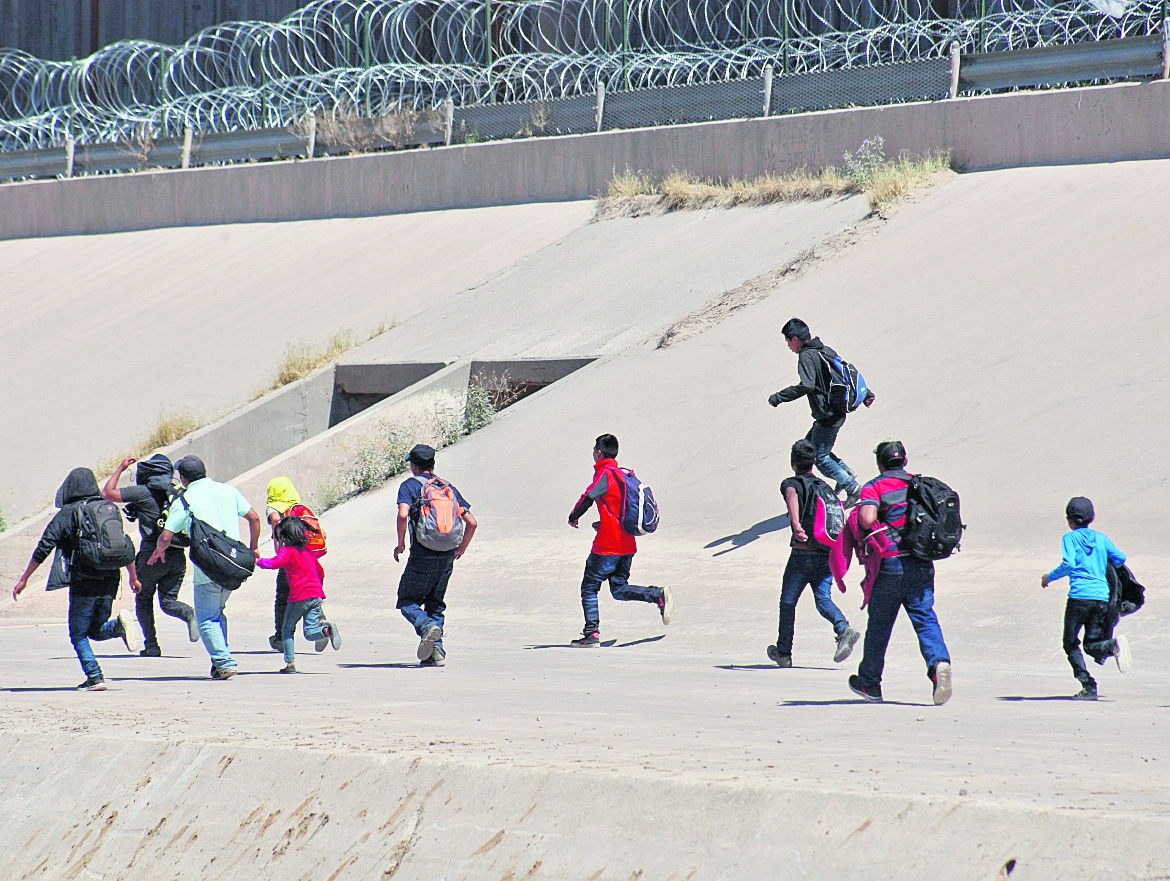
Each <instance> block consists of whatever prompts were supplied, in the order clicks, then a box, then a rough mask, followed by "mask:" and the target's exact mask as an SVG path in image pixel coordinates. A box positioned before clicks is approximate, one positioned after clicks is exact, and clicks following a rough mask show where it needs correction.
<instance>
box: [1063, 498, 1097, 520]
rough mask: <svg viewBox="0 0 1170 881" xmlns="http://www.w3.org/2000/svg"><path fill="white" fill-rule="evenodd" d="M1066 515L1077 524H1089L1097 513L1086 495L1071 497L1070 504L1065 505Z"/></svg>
mask: <svg viewBox="0 0 1170 881" xmlns="http://www.w3.org/2000/svg"><path fill="white" fill-rule="evenodd" d="M1064 516H1065V517H1067V518H1068V519H1069V520H1071V521H1072V522H1073V523H1075V524H1076V525H1077V526H1088V525H1089V524H1090V523H1092V522H1093V518H1094V517H1095V516H1097V515H1096V513H1095V512H1094V511H1093V503H1092V502H1090V501H1089V500H1088V499H1086V498H1085V497H1084V496H1076V497H1074V498H1071V499H1069V500H1068V504H1067V505H1065V506H1064Z"/></svg>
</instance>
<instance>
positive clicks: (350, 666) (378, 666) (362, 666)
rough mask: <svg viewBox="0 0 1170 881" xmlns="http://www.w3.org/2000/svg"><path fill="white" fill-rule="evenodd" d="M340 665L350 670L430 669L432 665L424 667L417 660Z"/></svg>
mask: <svg viewBox="0 0 1170 881" xmlns="http://www.w3.org/2000/svg"><path fill="white" fill-rule="evenodd" d="M337 666H338V667H345V668H346V669H349V670H363V669H364V670H378V669H383V670H430V669H431V668H430V667H424V666H422V665H421V664H419V662H418V661H415V662H414V663H413V664H411V663H408V662H396V663H387V664H338V665H337Z"/></svg>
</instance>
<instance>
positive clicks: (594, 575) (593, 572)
mask: <svg viewBox="0 0 1170 881" xmlns="http://www.w3.org/2000/svg"><path fill="white" fill-rule="evenodd" d="M633 561H634V555H633V554H627V555H626V556H624V557H611V556H603V555H601V554H590V555H589V556H588V557H587V558H586V560H585V575H584V576H583V577H582V579H581V608H582V609H583V610H584V612H585V629H584V630H582V631H581V632H582V633H583V634H585V636H589V635H590V634H591V633H597V632H598V631H599V630H600V629H601V616H600V614H599V612H598V610H597V592H598V591H599V590H601V582H603V581H606V580H608V581H609V592H610V593H611V594H613V598H614V599H615V600H639V601H641V602H643V603H654V604H655V605H657V604H658V600H659V599H660V598H661V597H662V590H661V588H657V587H639V586H638V585H636V584H630V583H629V581H630V564H631V563H632V562H633Z"/></svg>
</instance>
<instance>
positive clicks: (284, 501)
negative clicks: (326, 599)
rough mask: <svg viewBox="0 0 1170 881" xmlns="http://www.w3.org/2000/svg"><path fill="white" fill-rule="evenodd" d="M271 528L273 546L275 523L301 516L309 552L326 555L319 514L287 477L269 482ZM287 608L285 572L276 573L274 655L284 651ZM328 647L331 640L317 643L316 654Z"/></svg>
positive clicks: (271, 643)
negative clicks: (303, 500) (307, 539)
mask: <svg viewBox="0 0 1170 881" xmlns="http://www.w3.org/2000/svg"><path fill="white" fill-rule="evenodd" d="M265 516H266V517H267V519H268V525H269V526H270V527H272V533H273V537H272V540H273V543H275V542H276V524H278V523H279V522H280V521H281V519H282V518H284V517H300V518H301V519H302V520H304V521H305V525H306V526H307V527H308V528H307V532H308V533H309V536H308V538H309V541H308V544H307V545H306V550H308V551H309V552H310V553H312V554H313V555H314V556H316V557H318V558H320V557H323V556H325V531H324V530H323V529H322V528H321V523H320V521H319V520H318V519H317V515H316V514H314V513H313V512H312V510H310V508H309V506H308V505H303V504H301V496H300V493H298V492H297V490H296V487H294V486H293V482H292V481H291V480H289V479H288V478H287V477H274V478H272V480H270V481H268V507H267V510H266V511H265ZM287 607H288V577H287V576H286V575H285V574H284V570H283V569H278V570H277V574H276V601H275V602H274V603H273V609H272V612H273V619H274V620H275V632H274V633H273V635H272V636H270V637H268V645H269V646H271V648H272V650H273V651H274V652H283V651H284V642H283V640H282V638H281V628H282V627H283V626H284V611H285V609H286V608H287ZM328 644H329V641H328V640H317V646H316V648H317V651H319V652H320V651H324V650H325V647H326V646H327V645H328Z"/></svg>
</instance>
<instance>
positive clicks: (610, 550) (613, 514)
mask: <svg viewBox="0 0 1170 881" xmlns="http://www.w3.org/2000/svg"><path fill="white" fill-rule="evenodd" d="M617 454H618V442H617V438H616V437H614V436H613V435H612V434H603V435H601V436H600V437H598V438H597V441H596V442H595V443H594V445H593V482H592V483H591V484H589V488H588V489H586V490H585V492H584V493H582V495H581V498H580V499H578V500H577V504H576V505H575V506H574V507H573V510H572V511H571V512H570V513H569V525H570V526H572V527H573V528H574V529H577V528H578V526H577V521H578V520H580V519H581V516H582V515H583V514H584V513H585V512H586V511H588V510H589V509H590V508H591V507H592V506H593V505H594V503H596V504H597V512H598V514H599V515H600V517H601V519H600V520H599V521H598V522H597V523H594V524H593V528H594V529H596V530H597V534H596V535H595V536H594V537H593V548H592V550H591V551H590V553H589V556H588V558H586V560H585V576H584V577H583V578H582V579H581V607H582V608H583V609H584V611H585V629H584V630H582V636H581V638H580V639H574V640H572V642H571V643H570V645H573V646H576V647H577V648H596V647H597V646H599V645H601V634H600V630H601V619H600V616H599V614H598V610H597V592H598V591H599V590H600V589H601V582H603V581H606V580H608V581H609V592H610V593H611V594H613V598H614V599H615V600H639V601H641V602H643V603H654V604H655V605H656V606H658V612H659V614H660V615H661V616H662V623H663V624H669V623H670V615H671V613H672V612H673V611H674V597H673V595H672V593H671V590H670V588H669V587H655V586H653V585H651V586H649V587H639V586H637V585H635V584H630V583H629V578H630V564H631V563H632V562H633V560H634V554H635V553H637V551H638V544H637V542H636V541H635V540H634V537H633V536H632V535H630V534H629V533H628V532H626V531H625V530H624V529H622V487H621V478H620V477H619V476H618V474H617V473H616V472H617V469H618V463H617Z"/></svg>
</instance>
